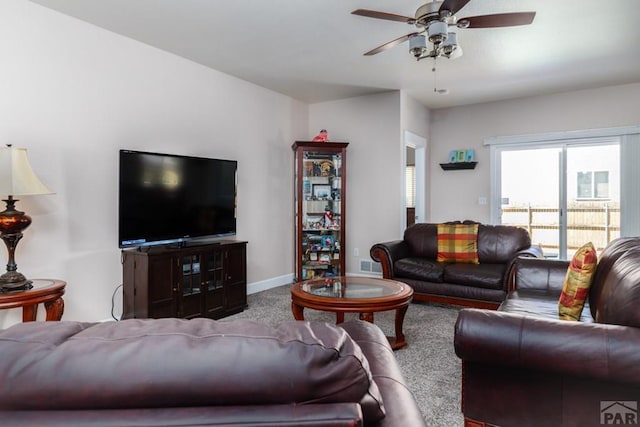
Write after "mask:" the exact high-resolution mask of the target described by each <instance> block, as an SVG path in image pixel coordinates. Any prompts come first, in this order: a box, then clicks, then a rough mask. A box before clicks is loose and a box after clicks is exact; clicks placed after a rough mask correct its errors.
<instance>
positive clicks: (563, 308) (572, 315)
mask: <svg viewBox="0 0 640 427" xmlns="http://www.w3.org/2000/svg"><path fill="white" fill-rule="evenodd" d="M597 263H598V257H597V254H596V248H595V247H594V246H593V243H591V242H589V243H585V244H584V245H582V247H581V248H580V249H578V250H577V251H576V253H575V254H574V255H573V258H572V259H571V262H570V263H569V267H568V268H567V274H566V276H565V279H564V285H563V286H562V292H561V293H560V299H559V300H558V314H559V316H560V319H563V320H574V321H578V320H580V315H581V314H582V309H583V307H584V302H585V301H586V300H587V296H588V295H589V287H590V286H591V280H592V279H593V273H594V272H595V270H596V265H597Z"/></svg>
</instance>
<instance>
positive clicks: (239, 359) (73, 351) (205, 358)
mask: <svg viewBox="0 0 640 427" xmlns="http://www.w3.org/2000/svg"><path fill="white" fill-rule="evenodd" d="M0 346H1V347H2V357H1V358H0V411H2V410H19V409H23V410H30V409H40V410H83V409H126V408H161V407H165V406H175V407H180V406H230V405H272V404H292V403H297V404H305V403H349V402H358V403H360V404H361V405H362V411H363V415H364V419H365V424H367V423H370V422H371V421H373V420H377V419H381V418H382V417H384V407H383V404H382V398H381V395H380V392H379V390H378V387H377V385H376V383H375V382H374V380H373V379H372V374H371V371H370V369H369V363H368V360H367V359H366V357H365V356H364V355H363V353H362V349H361V348H360V347H359V346H358V344H357V343H356V342H355V341H353V339H351V337H350V336H349V335H348V334H347V333H346V332H345V331H344V330H343V329H342V328H340V327H337V326H335V325H330V324H326V323H319V322H318V323H311V322H295V321H291V322H283V323H281V324H280V325H277V326H275V327H273V326H268V325H266V324H263V323H260V322H256V321H252V320H235V321H214V320H211V319H204V318H197V319H192V320H184V319H173V318H168V319H145V320H140V319H131V320H124V321H121V322H117V323H116V322H106V323H97V324H87V323H79V322H68V321H67V322H64V321H63V322H29V323H22V324H18V325H14V326H12V327H10V328H8V329H6V330H4V331H0Z"/></svg>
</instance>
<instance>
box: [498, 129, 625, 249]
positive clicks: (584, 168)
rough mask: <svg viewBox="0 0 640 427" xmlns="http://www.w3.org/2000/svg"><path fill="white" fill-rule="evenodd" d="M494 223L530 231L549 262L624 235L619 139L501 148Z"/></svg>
mask: <svg viewBox="0 0 640 427" xmlns="http://www.w3.org/2000/svg"><path fill="white" fill-rule="evenodd" d="M495 167H496V170H495V172H496V175H495V176H496V178H497V180H496V182H495V183H494V190H493V191H494V193H497V194H495V195H496V197H495V198H494V201H498V204H499V209H494V212H495V215H497V218H494V222H496V223H500V224H510V225H517V226H521V227H524V228H526V229H527V230H528V231H529V233H530V235H531V239H532V241H533V243H536V244H539V245H540V246H541V247H542V248H543V250H544V253H545V256H546V257H549V258H561V259H568V258H570V257H571V256H572V255H573V253H574V252H575V250H576V249H578V248H579V247H580V246H581V245H582V244H584V243H585V242H588V241H591V242H593V243H594V245H595V246H596V248H597V249H598V250H602V249H603V248H604V247H605V246H606V244H607V243H608V242H609V241H611V240H612V239H614V238H616V237H618V236H619V235H620V146H619V141H618V139H617V138H609V139H607V140H598V141H584V140H582V141H562V142H561V143H558V142H556V143H553V144H526V145H521V146H518V145H508V146H504V147H498V148H497V151H496V157H495Z"/></svg>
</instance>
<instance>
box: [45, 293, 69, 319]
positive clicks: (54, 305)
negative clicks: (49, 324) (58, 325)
mask: <svg viewBox="0 0 640 427" xmlns="http://www.w3.org/2000/svg"><path fill="white" fill-rule="evenodd" d="M44 308H45V309H46V310H47V318H46V320H47V321H49V320H61V319H62V313H64V300H63V299H62V298H58V299H56V300H53V301H47V302H45V303H44Z"/></svg>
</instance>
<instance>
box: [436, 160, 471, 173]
mask: <svg viewBox="0 0 640 427" xmlns="http://www.w3.org/2000/svg"><path fill="white" fill-rule="evenodd" d="M477 164H478V162H455V163H440V167H441V168H442V169H443V170H446V171H455V170H461V169H475V168H476V165H477Z"/></svg>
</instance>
